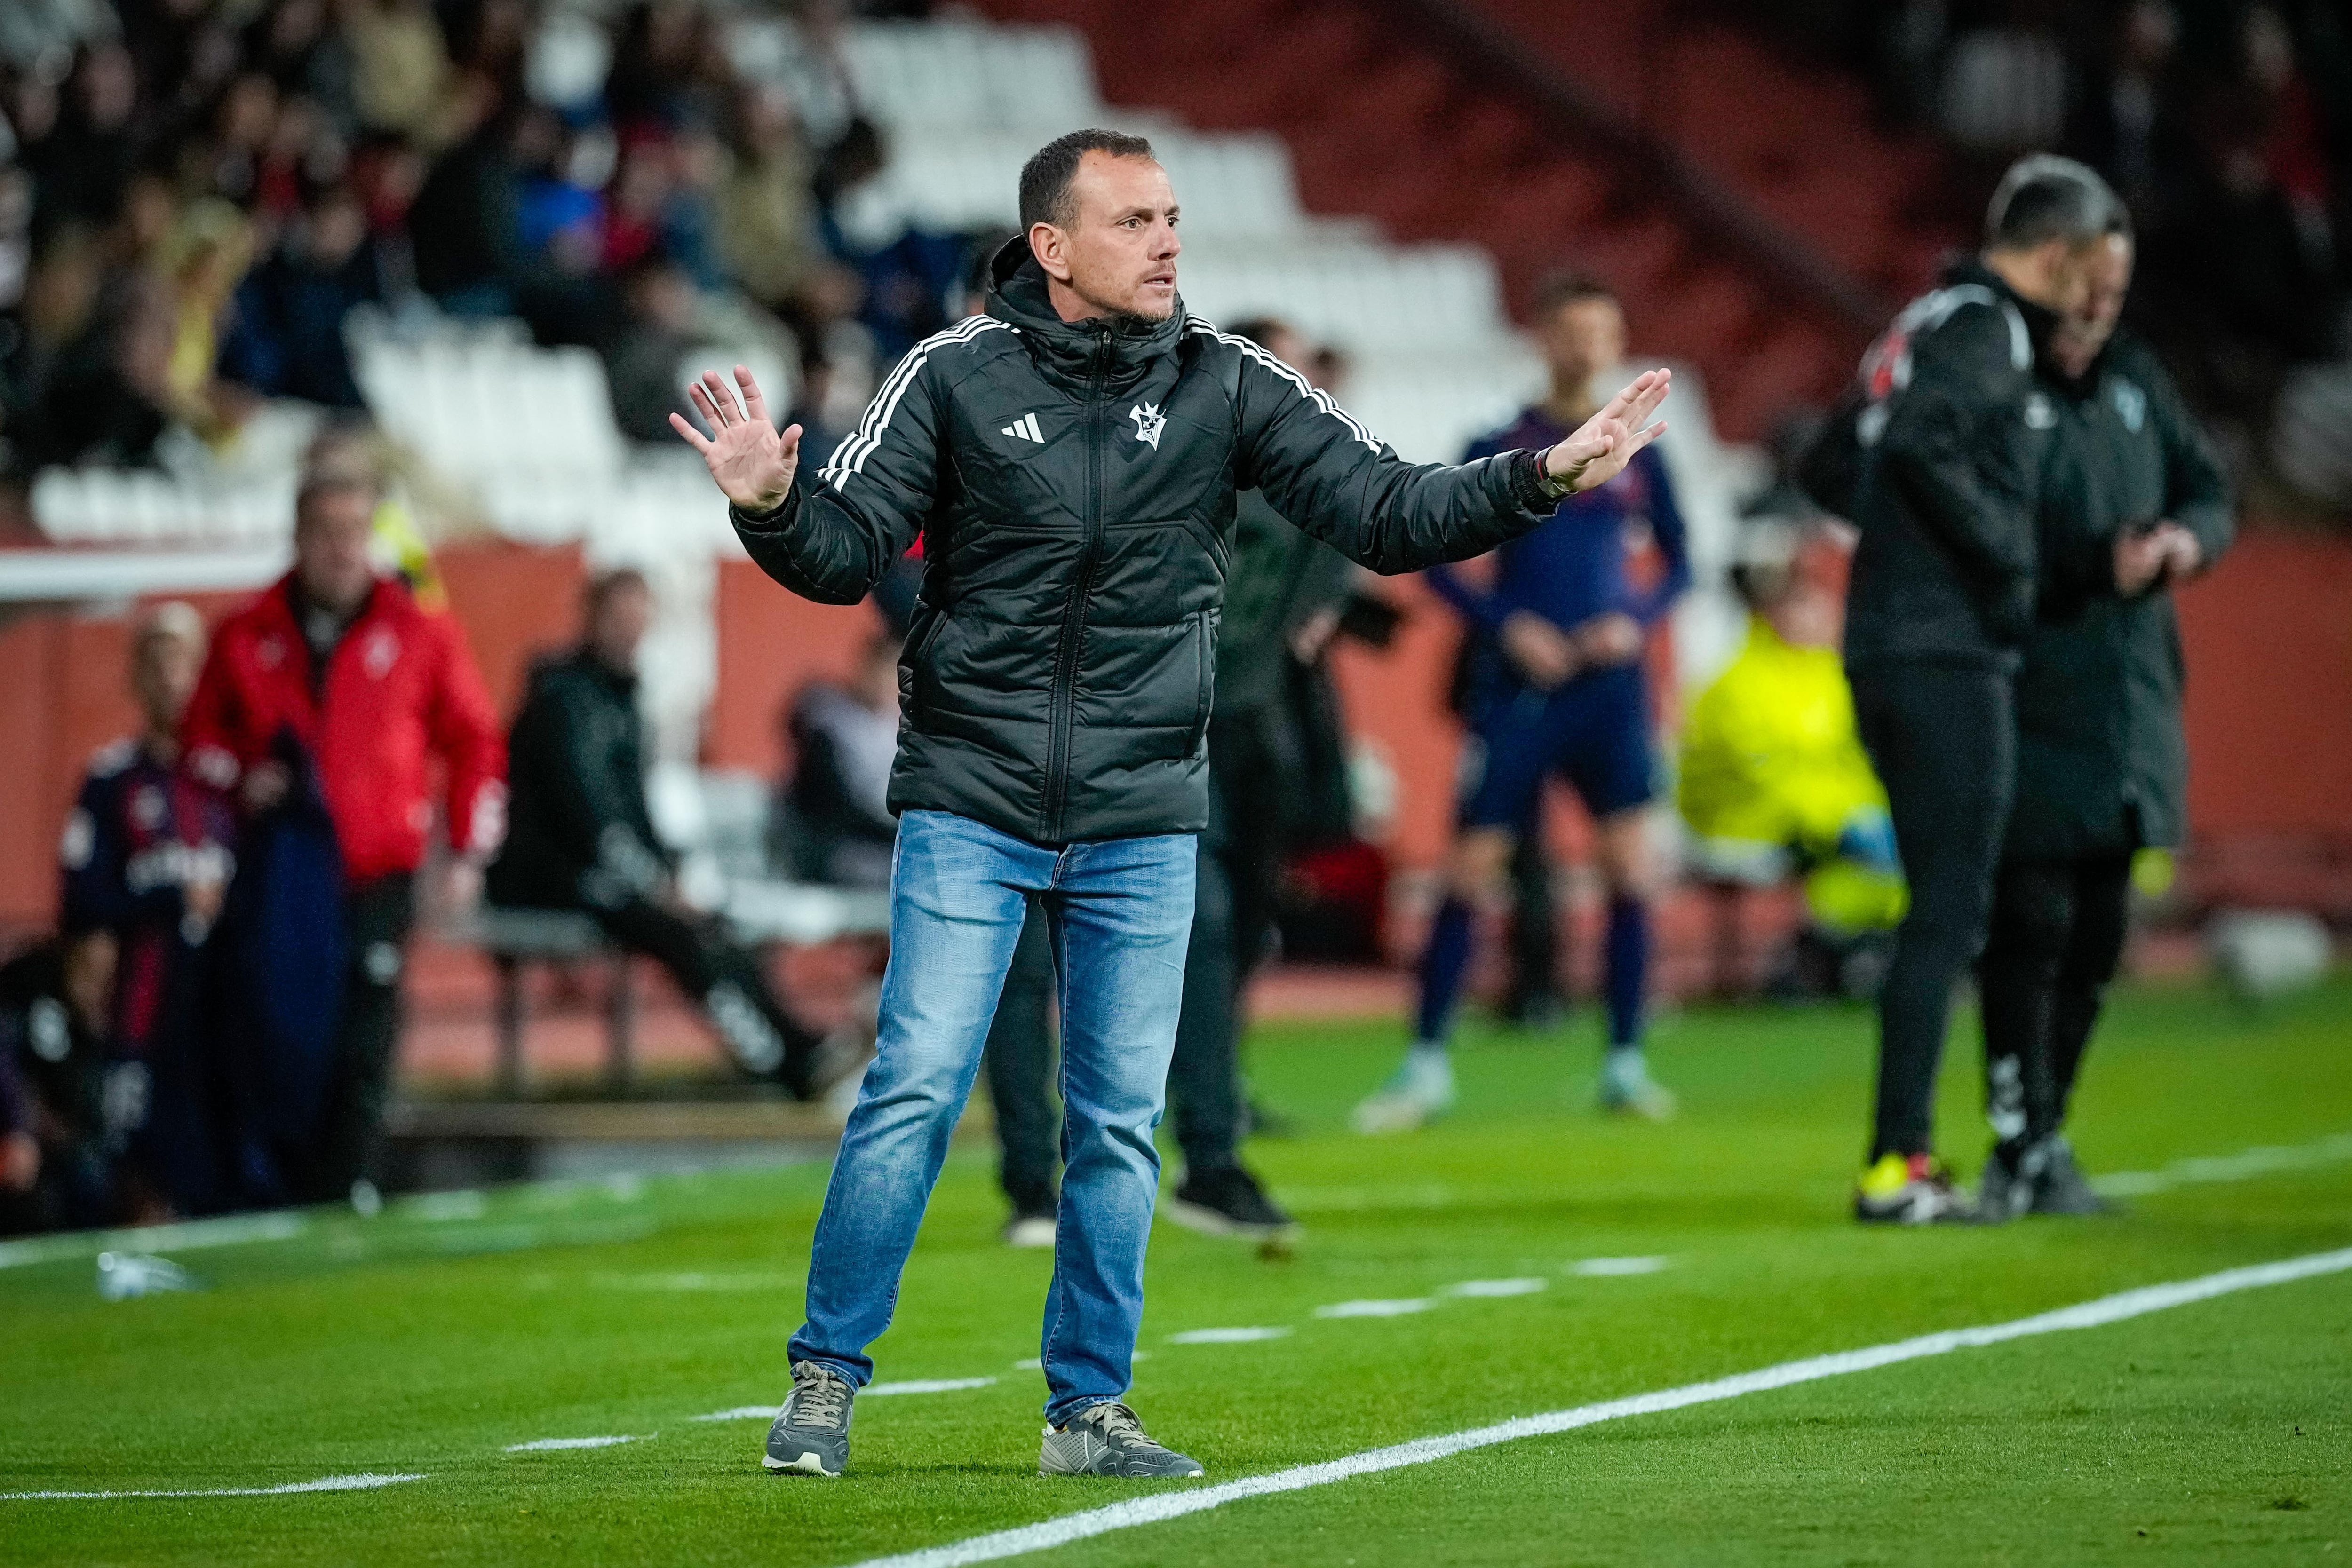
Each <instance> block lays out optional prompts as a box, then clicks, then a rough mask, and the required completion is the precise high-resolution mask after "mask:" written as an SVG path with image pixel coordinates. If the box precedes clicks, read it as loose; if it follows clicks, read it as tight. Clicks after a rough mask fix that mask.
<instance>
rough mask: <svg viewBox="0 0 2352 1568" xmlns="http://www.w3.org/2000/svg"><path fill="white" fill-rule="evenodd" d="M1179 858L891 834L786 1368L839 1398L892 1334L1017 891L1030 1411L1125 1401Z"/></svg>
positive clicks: (972, 1066)
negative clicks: (1031, 919) (873, 957)
mask: <svg viewBox="0 0 2352 1568" xmlns="http://www.w3.org/2000/svg"><path fill="white" fill-rule="evenodd" d="M1196 859H1197V854H1196V849H1195V842H1194V839H1193V835H1192V834H1190V833H1167V834H1158V835H1154V836H1151V837H1149V838H1133V839H1100V840H1094V841H1084V842H1079V843H1074V844H1071V845H1069V846H1068V847H1066V848H1065V849H1059V850H1053V849H1045V848H1043V847H1041V846H1039V845H1036V844H1033V843H1030V842H1028V841H1026V840H1023V839H1016V838H1014V837H1013V836H1012V835H1010V834H1008V833H1001V832H998V831H996V830H995V829H993V828H991V827H987V826H985V825H983V824H982V823H980V822H976V821H971V819H969V818H965V817H958V816H953V815H950V814H949V813H947V812H944V811H908V813H906V814H905V815H904V816H903V817H901V818H900V819H899V821H898V851H897V855H896V858H895V861H894V862H893V865H892V868H891V875H890V965H889V967H888V969H887V971H885V973H884V974H883V977H882V1019H881V1030H880V1033H879V1036H878V1038H877V1040H876V1041H875V1055H874V1061H873V1064H872V1065H871V1066H869V1067H868V1068H867V1069H866V1082H865V1085H864V1087H863V1088H862V1089H860V1090H859V1092H858V1095H857V1106H856V1109H855V1110H853V1111H852V1112H851V1113H849V1125H848V1126H847V1128H846V1129H845V1131H844V1132H843V1134H842V1138H841V1152H840V1154H839V1155H836V1156H835V1160H834V1166H833V1179H832V1180H831V1182H830V1183H828V1184H827V1186H826V1187H825V1193H824V1213H823V1214H822V1215H820V1216H819V1217H818V1218H817V1223H816V1241H815V1244H814V1247H813V1248H812V1249H811V1256H810V1259H809V1276H808V1321H807V1322H805V1323H803V1324H802V1325H801V1331H800V1333H796V1334H794V1335H793V1343H792V1350H791V1355H792V1359H793V1362H794V1363H795V1364H797V1363H799V1362H803V1361H817V1362H822V1363H824V1364H825V1365H827V1366H829V1367H832V1368H833V1369H834V1370H835V1371H836V1372H838V1373H840V1374H841V1375H843V1376H844V1377H846V1378H847V1379H849V1381H850V1382H851V1383H852V1384H854V1385H856V1386H859V1387H863V1386H865V1385H866V1381H867V1380H868V1379H870V1378H871V1377H872V1376H873V1375H874V1363H873V1361H872V1360H871V1359H870V1358H868V1357H867V1355H866V1346H867V1345H869V1344H872V1343H874V1341H875V1340H876V1339H877V1338H879V1337H880V1336H881V1333H882V1331H883V1330H884V1329H887V1328H888V1327H889V1326H890V1314H891V1312H892V1309H893V1308H895V1307H896V1306H897V1304H898V1276H899V1274H900V1272H901V1271H902V1270H904V1269H905V1268H906V1264H907V1254H908V1252H909V1251H910V1250H912V1249H913V1248H914V1245H915V1230H916V1228H917V1227H918V1226H919V1225H920V1224H921V1223H922V1218H923V1207H924V1206H925V1205H926V1204H927V1203H928V1202H929V1200H930V1196H931V1187H932V1185H933V1184H934V1183H936V1182H937V1181H938V1180H939V1177H940V1165H941V1164H942V1163H943V1162H944V1161H945V1160H946V1158H947V1152H948V1134H950V1133H951V1132H952V1131H954V1129H955V1124H956V1119H957V1118H958V1117H959V1116H961V1114H962V1113H963V1104H964V1101H965V1099H966V1097H968V1096H969V1095H970V1094H971V1085H972V1079H973V1077H974V1076H975V1075H976V1074H977V1073H978V1071H979V1070H980V1057H981V1048H982V1045H984V1044H985V1043H986V1041H987V1040H988V1026H989V1020H990V1019H991V1018H992V1017H993V1016H994V1014H995V1011H996V999H997V997H998V995H999V994H1000V993H1001V992H1002V991H1003V988H1004V976H1005V971H1006V970H1007V969H1008V968H1010V967H1011V966H1012V963H1013V946H1014V945H1015V944H1016V943H1018V942H1019V940H1020V938H1021V924H1022V919H1023V917H1024V913H1025V911H1026V908H1027V904H1026V900H1027V898H1028V897H1029V896H1030V895H1033V894H1034V895H1035V896H1036V897H1037V899H1038V900H1039V902H1040V903H1041V904H1043V905H1044V907H1045V915H1046V918H1047V922H1048V929H1049V930H1050V932H1051V935H1052V936H1053V941H1054V952H1055V958H1056V960H1057V963H1056V967H1057V968H1058V970H1059V972H1060V977H1061V998H1060V999H1061V1010H1062V1103H1063V1114H1064V1122H1063V1129H1062V1162H1063V1169H1062V1199H1061V1207H1060V1209H1059V1213H1058V1224H1059V1236H1058V1238H1057V1239H1056V1241H1055V1247H1054V1283H1053V1288H1052V1289H1051V1290H1050V1291H1047V1292H1046V1295H1045V1337H1044V1350H1043V1352H1042V1354H1043V1356H1044V1359H1045V1390H1046V1400H1045V1416H1046V1418H1047V1419H1048V1420H1050V1421H1052V1422H1054V1423H1055V1425H1056V1426H1059V1425H1062V1424H1064V1423H1066V1422H1067V1421H1068V1420H1069V1418H1070V1417H1071V1416H1075V1415H1076V1414H1077V1413H1078V1412H1079V1411H1081V1410H1084V1409H1086V1408H1087V1406H1091V1405H1099V1404H1102V1403H1104V1402H1105V1401H1107V1400H1112V1399H1118V1398H1122V1397H1124V1396H1125V1395H1126V1393H1127V1388H1128V1382H1129V1372H1130V1368H1131V1364H1132V1362H1133V1360H1134V1356H1135V1335H1136V1330H1137V1328H1138V1326H1139V1323H1140V1322H1141V1320H1142V1316H1143V1252H1144V1247H1145V1244H1146V1243H1147V1242H1148V1241H1149V1240H1150V1234H1151V1206H1152V1202H1153V1200H1154V1198H1155V1197H1158V1195H1159V1190H1160V1152H1159V1150H1158V1148H1157V1147H1156V1146H1155V1145H1153V1143H1152V1137H1151V1134H1152V1129H1153V1128H1155V1127H1157V1126H1158V1125H1159V1124H1160V1106H1161V1103H1162V1098H1163V1096H1164V1094H1165V1092H1166V1089H1167V1083H1168V1058H1169V1053H1170V1052H1171V1051H1172V1050H1173V1049H1174V1047H1175V1041H1176V1018H1177V1014H1178V1013H1179V1012H1180V1011H1181V1009H1182V1006H1183V1000H1184V948H1185V945H1186V942H1187V939H1188V938H1189V937H1190V936H1191V934H1192V874H1193V869H1194V865H1195V862H1196Z"/></svg>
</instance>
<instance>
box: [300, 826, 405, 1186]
mask: <svg viewBox="0 0 2352 1568" xmlns="http://www.w3.org/2000/svg"><path fill="white" fill-rule="evenodd" d="M343 918H344V921H345V930H346V931H347V932H348V933H349V936H350V941H351V969H350V972H349V974H348V975H347V976H346V977H345V979H344V982H343V1013H342V1021H341V1024H340V1026H339V1027H338V1028H337V1030H336V1033H335V1060H334V1064H333V1066H332V1068H331V1070H330V1073H329V1077H328V1080H327V1096H326V1104H325V1107H324V1111H323V1113H322V1116H321V1126H320V1137H319V1142H318V1144H317V1145H316V1146H315V1147H314V1148H312V1149H310V1150H309V1151H306V1152H305V1154H304V1155H300V1156H297V1157H296V1158H295V1159H294V1160H293V1161H291V1162H289V1163H290V1164H291V1165H293V1166H296V1167H298V1168H296V1169H295V1170H292V1171H289V1175H291V1176H292V1177H293V1179H292V1181H291V1183H290V1185H291V1186H292V1187H293V1189H294V1192H295V1195H296V1197H299V1198H300V1199H301V1200H303V1201H305V1202H310V1203H328V1202H338V1201H341V1199H343V1198H346V1197H349V1196H350V1195H351V1190H352V1184H353V1183H354V1182H356V1181H358V1180H359V1179H360V1178H362V1176H364V1177H366V1178H367V1179H368V1180H370V1181H373V1180H375V1179H376V1175H377V1172H378V1171H379V1169H380V1168H381V1167H382V1165H383V1111H384V1103H385V1102H386V1101H387V1100H388V1099H389V1098H390V1097H391V1093H392V1070H393V1061H394V1056H395V1055H396V1053H397V1051H398V1048H399V1044H400V1019H401V981H402V979H403V978H404V974H405V971H406V969H407V967H408V932H409V927H410V926H411V925H414V924H415V918H416V902H415V877H413V876H410V875H408V874H407V873H395V874H394V875H391V876H380V877H377V878H375V879H374V880H373V881H371V882H364V883H360V884H358V885H357V886H356V887H353V888H352V889H351V890H350V891H349V892H348V893H347V894H345V895H344V899H343Z"/></svg>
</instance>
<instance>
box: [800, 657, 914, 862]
mask: <svg viewBox="0 0 2352 1568" xmlns="http://www.w3.org/2000/svg"><path fill="white" fill-rule="evenodd" d="M899 647H900V643H899V640H898V637H897V635H895V634H894V633H892V632H887V631H885V632H876V633H875V634H874V635H873V636H872V637H870V638H868V639H867V640H866V646H865V648H864V650H863V651H862V652H861V653H860V654H859V656H858V661H857V667H856V670H855V671H854V672H852V674H850V677H849V679H848V680H847V681H845V682H842V683H840V684H835V683H834V682H832V681H813V682H811V683H810V684H809V685H806V686H804V687H803V688H802V690H801V693H800V695H798V696H797V697H795V698H794V699H793V706H792V711H791V715H790V716H789V718H788V719H787V721H786V739H787V740H788V742H789V743H790V745H791V747H792V755H793V772H792V777H791V778H790V779H788V780H786V782H785V784H784V786H783V788H782V789H780V790H779V791H778V792H777V796H776V807H775V811H774V815H773V819H772V827H771V832H772V859H773V861H774V862H775V863H777V864H778V865H780V866H782V868H784V870H785V872H786V873H787V874H789V875H790V876H791V877H792V878H793V880H794V881H796V882H819V883H828V884H830V885H832V886H835V887H887V886H889V885H890V851H891V847H892V846H893V845H894V844H896V843H897V842H898V819H897V818H896V817H894V816H892V815H891V814H890V807H889V795H890V764H891V763H892V762H893V761H894V760H896V758H898V650H899Z"/></svg>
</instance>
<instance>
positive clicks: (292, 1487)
mask: <svg viewBox="0 0 2352 1568" xmlns="http://www.w3.org/2000/svg"><path fill="white" fill-rule="evenodd" d="M423 1479H425V1477H424V1476H423V1475H422V1474H421V1473H420V1474H417V1475H413V1476H320V1478H319V1479H317V1480H315V1481H288V1482H287V1483H286V1484H285V1485H284V1486H278V1487H200V1488H196V1489H194V1490H185V1491H173V1490H153V1491H5V1492H0V1502H22V1501H26V1500H32V1499H37V1498H70V1499H96V1500H104V1499H108V1498H118V1497H286V1496H289V1495H290V1494H292V1493H294V1492H298V1491H372V1490H374V1489H375V1488H377V1487H393V1486H398V1485H399V1484H400V1483H401V1482H403V1481H421V1480H423Z"/></svg>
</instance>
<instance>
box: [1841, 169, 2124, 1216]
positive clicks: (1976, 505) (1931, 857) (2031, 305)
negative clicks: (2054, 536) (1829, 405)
mask: <svg viewBox="0 0 2352 1568" xmlns="http://www.w3.org/2000/svg"><path fill="white" fill-rule="evenodd" d="M2126 221H2127V220H2126V217H2125V214H2124V209H2123V206H2122V204H2120V203H2119V202H2117V201H2116V198H2115V195H2114V193H2112V192H2110V191H2108V189H2107V188H2106V185H2105V183H2104V182H2102V181H2101V180H2100V179H2099V177H2098V176H2097V175H2096V174H2094V173H2092V172H2090V171H2089V170H2088V169H2084V168H2083V167H2082V166H2081V165H2080V164H2075V163H2071V162H2067V161H2065V160H2063V159H2053V158H2043V157H2034V158H2028V159H2025V160H2022V161H2021V162H2019V164H2018V165H2017V166H2016V167H2015V168H2013V169H2011V171H2010V172H2009V174H2008V175H2007V176H2006V177H2005V178H2004V179H2003V180H2002V182H2001V184H2000V190H1999V191H1998V192H1996V193H1995V194H1994V196H1993V201H1992V206H1991V210H1990V213H1989V214H1988V216H1987V221H1986V246H1985V250H1984V253H1983V255H1982V256H1980V257H1979V258H1978V259H1975V260H1970V261H1965V262H1961V263H1958V264H1957V265H1955V266H1954V267H1950V268H1949V269H1948V271H1947V272H1946V274H1945V276H1944V277H1943V279H1942V284H1941V287H1938V288H1937V289H1936V291H1935V292H1933V293H1931V294H1928V295H1926V296H1924V297H1923V298H1919V299H1916V300H1915V301H1913V302H1912V303H1911V305H1909V306H1908V307H1906V308H1905V310H1904V311H1903V313H1902V315H1901V316H1899V317H1897V318H1896V319H1895V324H1894V325H1893V326H1892V327H1890V328H1889V329H1887V331H1886V333H1885V335H1884V336H1883V337H1881V338H1880V339H1879V340H1878V341H1877V342H1876V343H1875V344H1874V345H1873V346H1872V348H1871V350H1870V352H1869V354H1868V355H1867V356H1865V358H1864V361H1863V366H1862V379H1861V387H1860V393H1861V399H1862V404H1861V406H1860V407H1859V409H1858V410H1856V411H1855V412H1854V413H1853V416H1852V418H1851V420H1850V422H1845V421H1842V422H1841V423H1840V425H1839V432H1840V433H1841V434H1845V433H1850V434H1851V437H1852V439H1853V443H1854V444H1856V446H1857V449H1858V467H1857V468H1856V469H1855V471H1854V473H1855V477H1854V481H1853V492H1852V494H1851V496H1850V497H1830V496H1824V497H1822V499H1823V500H1824V503H1825V504H1831V505H1832V510H1837V511H1842V512H1843V513H1844V514H1845V515H1846V516H1849V517H1852V518H1853V520H1854V522H1855V523H1856V524H1857V525H1858V526H1859V527H1860V528H1861V530H1862V539H1861V543H1860V545H1859V546H1858V547H1857V548H1856V550H1855V553H1854V560H1853V581H1852V586H1851V588H1850V590H1849V593H1848V601H1847V608H1846V624H1845V662H1846V671H1847V674H1848V676H1849V678H1850V679H1851V680H1852V682H1853V698H1854V716H1855V718H1856V720H1857V721H1858V723H1859V726H1860V728H1861V731H1862V738H1863V744H1864V746H1865V747H1868V748H1869V751H1870V756H1871V761H1872V762H1873V764H1874V766H1875V767H1876V768H1877V769H1878V775H1879V778H1880V779H1883V780H1884V781H1885V785H1886V793H1887V799H1888V802H1889V805H1890V807H1891V808H1892V812H1893V816H1894V819H1895V840H1896V843H1897V846H1898V848H1899V850H1900V852H1901V854H1902V859H1903V870H1904V875H1905V878H1906V881H1907V882H1908V883H1909V885H1910V893H1911V908H1910V913H1909V914H1908V915H1907V916H1906V918H1905V920H1904V922H1903V925H1902V929H1901V930H1900V932H1899V933H1898V934H1897V936H1896V940H1895V957H1894V961H1893V963H1892V964H1891V966H1890V967H1889V968H1888V972H1887V977H1886V984H1885V989H1884V990H1883V991H1882V992H1881V994H1880V997H1879V1060H1878V1094H1877V1112H1876V1118H1875V1121H1876V1125H1875V1129H1874V1134H1873V1138H1872V1143H1871V1148H1870V1156H1869V1161H1868V1163H1867V1165H1866V1166H1865V1168H1864V1175H1863V1179H1862V1182H1861V1185H1860V1188H1859V1190H1858V1191H1857V1193H1856V1194H1855V1200H1854V1212H1855V1215H1856V1217H1857V1218H1861V1219H1864V1220H1895V1221H1903V1222H1910V1223H1921V1222H1927V1221H1935V1220H1948V1219H1961V1218H1968V1217H1969V1209H1970V1205H1969V1201H1968V1200H1967V1198H1966V1197H1963V1196H1962V1195H1961V1194H1960V1193H1959V1192H1958V1189H1957V1188H1955V1187H1954V1186H1953V1185H1952V1183H1951V1181H1950V1178H1949V1177H1948V1176H1947V1174H1946V1173H1945V1171H1944V1169H1943V1167H1942V1166H1941V1165H1940V1164H1939V1162H1937V1159H1936V1157H1935V1155H1934V1152H1933V1128H1932V1123H1933V1113H1934V1103H1935V1083H1936V1071H1937V1063H1938V1061H1939V1059H1940V1058H1941V1056H1942V1053H1943V1047H1944V1031H1945V1028H1946V1025H1947V1021H1948V1013H1949V1010H1950V1005H1951V992H1952V986H1953V983H1954V982H1955V981H1956V980H1958V978H1959V977H1960V976H1961V974H1962V973H1963V972H1964V971H1965V970H1966V969H1967V967H1968V966H1969V965H1970V964H1971V963H1973V962H1974V961H1975V959H1976V956H1977V954H1978V952H1979V950H1980V949H1981V948H1982V946H1983V945H1984V938H1985V923H1986V919H1987V917H1988V915H1989V913H1990V905H1991V902H1992V883H1993V872H1994V868H1995V867H1996V866H1997V865H1998V863H1999V862H2000V844H2001V835H2002V833H2003V831H2004V830H2005V829H2006V827H2007V825H2008V821H2009V810H2010V801H2011V793H2012V789H2013V787H2014V781H2015V777H2016V766H2017V762H2016V757H2017V732H2016V720H2015V715H2014V711H2013V700H2014V699H2013V691H2012V682H2013V680H2014V678H2015V674H2016V670H2017V658H2018V654H2017V649H2018V645H2019V643H2021V642H2022V641H2023V640H2024V638H2025V636H2026V634H2027V632H2029V631H2030V630H2031V629H2032V619H2033V604H2034V572H2035V551H2034V515H2035V514H2034V507H2035V495H2036V490H2037V486H2038V482H2039V475H2040V470H2041V464H2042V449H2043V447H2044V445H2045V444H2047V441H2048V438H2049V428H2050V425H2051V423H2052V421H2053V412H2052V409H2051V406H2050V402H2049V398H2048V395H2047V394H2046V393H2043V392H2039V391H2037V390H2036V388H2035V386H2034V384H2033V369H2034V360H2035V355H2036V354H2037V352H2038V351H2039V350H2040V348H2041V345H2042V342H2043V341H2044V340H2046V338H2047V337H2048V334H2049V329H2050V327H2051V325H2052V323H2053V320H2054V319H2055V318H2054V314H2053V313H2054V312H2055V311H2058V310H2062V309H2066V308H2073V307H2074V306H2075V305H2076V304H2077V303H2078V302H2079V301H2080V299H2081V298H2082V297H2083V295H2084V292H2085V289H2086V287H2087V284H2086V278H2087V273H2088V268H2089V266H2090V264H2091V258H2092V256H2093V254H2094V252H2095V249H2096V247H2097V246H2098V245H2099V244H2100V243H2101V241H2102V240H2103V239H2104V237H2105V235H2109V234H2112V233H2117V232H2121V231H2122V229H2123V228H2124V226H2125V225H2126ZM1817 488H1818V486H1817ZM1841 499H1842V500H1843V504H1834V503H1836V502H1837V501H1839V500H1841Z"/></svg>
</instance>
